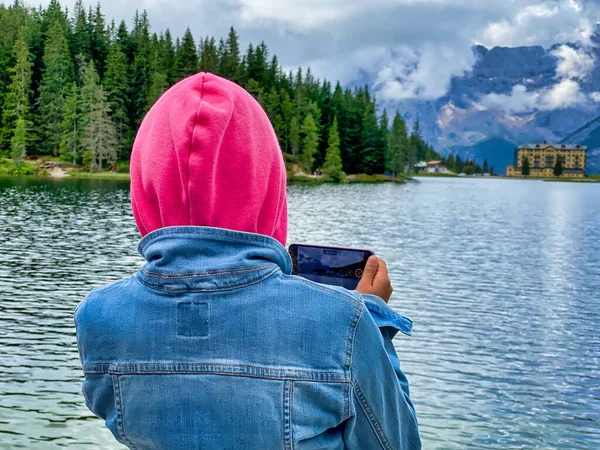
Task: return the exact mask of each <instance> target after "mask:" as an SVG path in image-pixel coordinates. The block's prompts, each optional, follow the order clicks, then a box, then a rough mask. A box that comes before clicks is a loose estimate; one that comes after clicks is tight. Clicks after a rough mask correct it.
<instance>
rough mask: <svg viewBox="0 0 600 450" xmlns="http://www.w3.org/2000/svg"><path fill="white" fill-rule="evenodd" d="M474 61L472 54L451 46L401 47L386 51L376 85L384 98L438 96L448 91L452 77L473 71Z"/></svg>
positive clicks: (386, 99)
mask: <svg viewBox="0 0 600 450" xmlns="http://www.w3.org/2000/svg"><path fill="white" fill-rule="evenodd" d="M473 62H474V57H473V54H472V53H470V52H469V53H466V54H465V53H463V52H458V53H457V52H456V51H455V49H453V48H452V47H451V46H448V45H438V46H434V45H431V44H423V45H422V46H420V47H419V49H418V50H416V51H415V50H412V49H410V48H407V47H398V48H396V49H395V50H394V51H389V52H387V53H386V57H385V58H384V61H382V63H381V64H380V67H381V68H380V69H379V71H378V73H377V76H376V80H375V88H376V90H377V92H378V95H379V98H381V99H382V100H384V101H390V100H405V99H410V98H419V99H422V100H431V99H436V98H439V97H442V96H444V95H445V94H446V92H447V91H448V86H449V84H450V80H451V78H452V77H453V76H456V75H461V74H463V73H464V72H466V71H468V70H470V68H471V67H472V65H473Z"/></svg>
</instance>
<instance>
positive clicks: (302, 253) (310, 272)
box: [288, 243, 374, 290]
mask: <svg viewBox="0 0 600 450" xmlns="http://www.w3.org/2000/svg"><path fill="white" fill-rule="evenodd" d="M288 252H289V253H290V256H291V257H292V263H293V269H292V274H294V275H299V276H301V277H303V278H306V279H308V280H311V281H315V282H317V283H323V284H333V285H336V286H342V287H345V288H346V289H351V290H352V289H356V286H357V285H358V282H359V281H360V278H361V277H362V275H363V271H364V270H365V265H366V264H367V259H369V256H371V255H374V253H373V252H372V251H371V250H369V249H360V248H346V247H331V246H324V245H315V244H299V243H297V244H290V246H289V247H288Z"/></svg>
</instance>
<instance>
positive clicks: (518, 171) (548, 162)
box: [506, 143, 587, 178]
mask: <svg viewBox="0 0 600 450" xmlns="http://www.w3.org/2000/svg"><path fill="white" fill-rule="evenodd" d="M586 152H587V147H586V146H584V145H579V144H576V145H570V144H546V143H544V144H527V145H521V146H520V147H518V148H516V149H515V161H514V164H513V165H512V166H508V167H507V169H506V175H507V176H509V177H513V176H519V177H520V176H523V173H522V170H523V160H524V159H525V158H527V160H528V161H529V176H530V177H544V178H545V177H553V176H554V166H555V164H556V158H561V161H562V166H563V173H562V175H561V176H562V177H584V176H585V156H586Z"/></svg>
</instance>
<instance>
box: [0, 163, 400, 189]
mask: <svg viewBox="0 0 600 450" xmlns="http://www.w3.org/2000/svg"><path fill="white" fill-rule="evenodd" d="M117 168H118V165H117ZM2 169H4V170H2ZM81 169H82V168H81V166H75V165H73V164H70V163H66V162H64V161H62V160H60V159H59V158H56V157H49V156H45V157H39V158H35V159H34V158H26V159H25V161H23V163H22V164H21V165H20V166H16V165H15V164H14V162H13V160H12V159H11V158H0V176H3V177H29V178H45V179H51V180H65V179H88V180H119V181H129V180H130V179H131V178H130V175H129V172H128V171H127V172H118V171H117V172H110V171H108V170H103V171H101V172H86V171H83V170H81ZM290 169H291V170H288V171H287V181H288V183H290V184H292V183H293V184H326V183H327V184H354V183H399V184H402V183H406V181H407V180H406V179H405V178H404V177H402V178H396V179H395V178H392V177H390V176H388V175H383V174H373V175H368V174H364V173H359V174H350V175H346V176H345V178H344V180H342V181H340V182H335V181H333V180H331V179H328V178H327V176H323V175H318V176H317V175H309V174H306V173H304V172H302V171H300V170H298V169H297V167H292V168H290Z"/></svg>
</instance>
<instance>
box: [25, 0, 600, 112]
mask: <svg viewBox="0 0 600 450" xmlns="http://www.w3.org/2000/svg"><path fill="white" fill-rule="evenodd" d="M30 1H33V2H35V4H37V2H38V1H40V0H30ZM49 1H50V0H41V3H42V4H43V5H47V4H48V2H49ZM84 1H85V3H86V6H93V3H94V2H93V1H91V0H84ZM74 3H75V0H64V1H63V4H65V5H66V6H68V7H69V10H71V11H72V10H73V5H74ZM102 9H103V11H104V13H105V15H106V16H107V19H108V21H110V20H111V19H115V20H116V21H117V22H118V21H120V20H121V19H125V20H126V21H127V23H129V24H131V19H132V18H133V15H134V13H135V10H136V9H139V10H143V9H145V10H147V11H148V15H149V19H150V23H151V26H152V31H156V32H160V31H164V30H165V29H166V28H170V29H171V31H172V32H173V34H174V35H176V36H181V35H182V34H183V32H184V30H185V28H186V27H187V26H189V27H190V29H191V30H192V33H193V34H194V36H195V37H196V39H199V38H200V37H202V36H206V35H211V36H215V37H217V38H218V37H220V36H225V35H226V34H227V32H228V30H229V27H230V26H234V27H235V28H236V30H237V31H238V32H239V34H240V37H241V44H242V47H243V48H244V47H246V46H247V45H248V44H249V43H250V42H253V43H257V42H260V41H262V40H264V41H265V43H266V44H267V46H268V47H269V49H270V50H271V52H272V53H275V54H277V56H278V58H279V61H280V63H281V64H282V65H283V66H284V67H285V68H289V69H292V68H294V69H295V68H297V67H298V66H302V67H307V66H309V65H310V66H311V68H312V70H313V73H314V74H315V75H316V76H317V77H320V78H327V79H330V80H336V79H339V80H340V81H341V82H342V83H345V84H350V83H353V82H372V81H374V80H375V81H376V82H377V86H378V89H379V92H378V95H379V97H381V98H384V97H385V98H386V99H389V100H394V99H400V100H401V99H410V98H427V99H434V98H437V97H440V96H443V95H444V94H445V93H446V91H447V88H448V86H449V85H450V82H451V79H452V77H453V76H456V75H460V74H462V73H464V71H465V70H469V69H470V68H471V66H472V64H473V56H472V52H471V47H472V45H473V44H475V43H481V44H484V45H486V46H488V47H489V46H493V45H543V46H545V47H549V46H550V45H553V44H556V43H562V42H566V41H582V42H584V41H586V40H589V36H590V33H591V30H592V29H593V26H594V23H595V22H594V19H595V18H597V17H599V15H598V14H599V13H598V11H597V10H596V9H595V6H594V4H593V2H591V1H590V2H587V1H585V0H510V1H501V0H370V1H366V0H304V1H297V0H219V1H216V2H215V1H209V0H194V1H191V0H135V1H134V0H103V1H102ZM563 56H564V58H563V60H565V61H566V60H567V59H568V60H569V63H567V62H564V65H563V67H564V70H565V73H567V72H566V71H570V72H569V73H583V72H585V67H586V66H585V62H583V65H582V60H581V58H580V59H579V60H578V61H579V62H576V61H575V58H574V57H573V55H571V54H568V55H566V54H565V55H563ZM561 70H562V69H561ZM573 70H575V72H573ZM365 74H366V75H365ZM561 76H562V75H561ZM564 76H565V77H566V76H567V75H564ZM573 77H574V78H577V77H575V76H573Z"/></svg>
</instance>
